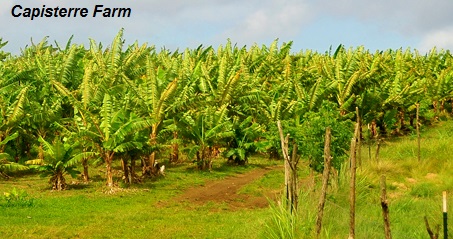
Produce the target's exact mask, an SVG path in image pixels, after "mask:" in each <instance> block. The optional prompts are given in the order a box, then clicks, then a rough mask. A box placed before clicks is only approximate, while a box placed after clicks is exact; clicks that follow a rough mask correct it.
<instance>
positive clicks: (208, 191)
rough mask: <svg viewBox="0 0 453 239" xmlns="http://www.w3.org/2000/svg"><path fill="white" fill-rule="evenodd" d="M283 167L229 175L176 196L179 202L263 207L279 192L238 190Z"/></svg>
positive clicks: (230, 206) (232, 207)
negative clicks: (258, 194) (259, 193)
mask: <svg viewBox="0 0 453 239" xmlns="http://www.w3.org/2000/svg"><path fill="white" fill-rule="evenodd" d="M278 169H281V168H280V167H268V168H261V169H255V170H252V171H250V172H248V173H244V174H240V175H237V176H234V177H228V178H225V179H222V180H218V181H212V182H208V183H206V185H204V186H202V187H195V188H189V189H187V190H186V191H185V192H184V193H183V194H182V195H180V196H178V197H176V198H175V199H174V200H176V201H177V202H188V203H191V204H192V203H195V204H198V205H203V204H205V203H207V202H215V203H225V204H226V205H228V207H229V209H232V210H235V209H242V208H250V209H253V208H263V207H267V206H268V205H269V202H268V198H273V197H275V196H276V194H277V193H278V192H279V190H275V191H273V192H263V194H262V195H260V196H254V195H249V194H243V193H242V194H238V191H239V190H240V189H241V188H242V187H243V186H245V185H247V184H250V183H252V182H253V181H255V180H257V179H259V178H261V177H263V176H264V175H265V174H266V173H269V172H271V171H272V170H278Z"/></svg>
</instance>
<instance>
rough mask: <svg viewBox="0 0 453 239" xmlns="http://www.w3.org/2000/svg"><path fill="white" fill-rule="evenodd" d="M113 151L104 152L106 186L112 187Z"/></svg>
mask: <svg viewBox="0 0 453 239" xmlns="http://www.w3.org/2000/svg"><path fill="white" fill-rule="evenodd" d="M114 154H115V153H114V152H111V151H107V152H105V153H104V161H105V164H106V168H107V186H108V187H113V172H112V162H113V155H114Z"/></svg>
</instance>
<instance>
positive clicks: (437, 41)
mask: <svg viewBox="0 0 453 239" xmlns="http://www.w3.org/2000/svg"><path fill="white" fill-rule="evenodd" d="M433 47H436V48H437V49H438V50H440V49H445V50H447V49H450V50H453V27H448V28H444V29H440V30H435V31H433V32H431V33H428V34H427V35H426V36H425V37H424V38H423V39H422V41H421V43H420V45H419V47H418V49H420V51H421V52H428V51H429V50H431V49H432V48H433Z"/></svg>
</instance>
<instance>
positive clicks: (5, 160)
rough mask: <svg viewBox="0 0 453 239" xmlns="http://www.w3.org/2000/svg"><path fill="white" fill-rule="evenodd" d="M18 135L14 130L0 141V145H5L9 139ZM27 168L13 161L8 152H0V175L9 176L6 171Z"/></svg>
mask: <svg viewBox="0 0 453 239" xmlns="http://www.w3.org/2000/svg"><path fill="white" fill-rule="evenodd" d="M18 135H19V134H18V133H17V132H16V133H14V134H12V135H10V136H8V137H6V138H5V139H4V140H2V141H0V147H3V146H5V145H6V144H7V143H8V142H9V141H11V140H14V139H15V138H17V136H18ZM27 169H28V167H27V166H24V165H22V164H19V163H17V162H14V159H13V157H11V155H9V154H8V153H3V152H0V176H3V177H5V178H9V176H8V175H7V174H6V173H8V172H16V171H22V170H27Z"/></svg>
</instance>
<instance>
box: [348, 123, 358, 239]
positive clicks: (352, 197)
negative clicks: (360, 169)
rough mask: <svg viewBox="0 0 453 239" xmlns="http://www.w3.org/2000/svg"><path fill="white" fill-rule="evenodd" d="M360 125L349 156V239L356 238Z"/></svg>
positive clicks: (355, 133)
mask: <svg viewBox="0 0 453 239" xmlns="http://www.w3.org/2000/svg"><path fill="white" fill-rule="evenodd" d="M359 127H360V126H359V123H356V125H355V130H354V137H352V139H351V151H350V155H349V159H350V166H351V168H350V170H351V181H350V184H349V203H350V206H349V237H348V238H349V239H354V238H355V179H356V171H357V164H356V156H357V148H356V146H357V138H358V137H360V132H359V130H360V129H359Z"/></svg>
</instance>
